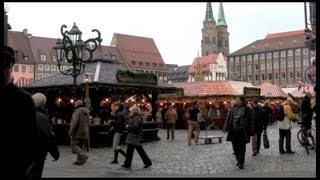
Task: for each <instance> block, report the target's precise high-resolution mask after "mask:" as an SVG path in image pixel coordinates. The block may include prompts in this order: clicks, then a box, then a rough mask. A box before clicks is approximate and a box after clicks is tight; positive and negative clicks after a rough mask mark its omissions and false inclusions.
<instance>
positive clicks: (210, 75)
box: [188, 53, 227, 82]
mask: <svg viewBox="0 0 320 180" xmlns="http://www.w3.org/2000/svg"><path fill="white" fill-rule="evenodd" d="M188 75H189V78H188V82H195V81H219V80H226V79H227V57H226V56H223V55H222V53H219V54H209V55H207V56H203V57H197V58H195V60H194V61H193V63H192V65H191V66H190V67H189V69H188Z"/></svg>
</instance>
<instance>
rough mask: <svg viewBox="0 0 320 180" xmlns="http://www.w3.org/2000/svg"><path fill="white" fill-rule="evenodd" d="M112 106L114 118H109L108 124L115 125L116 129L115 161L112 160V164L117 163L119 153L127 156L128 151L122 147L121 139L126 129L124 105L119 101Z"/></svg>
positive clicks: (114, 141)
mask: <svg viewBox="0 0 320 180" xmlns="http://www.w3.org/2000/svg"><path fill="white" fill-rule="evenodd" d="M111 107H112V113H111V114H114V120H109V121H108V123H107V124H108V125H111V126H112V127H113V131H114V135H113V143H112V148H113V151H114V159H113V161H111V164H117V163H118V155H119V153H121V154H122V155H123V156H124V157H126V153H125V152H124V151H123V150H122V149H121V147H120V140H121V136H122V134H123V130H124V105H123V104H122V103H120V102H117V103H115V104H113V105H112V106H111Z"/></svg>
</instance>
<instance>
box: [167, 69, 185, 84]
mask: <svg viewBox="0 0 320 180" xmlns="http://www.w3.org/2000/svg"><path fill="white" fill-rule="evenodd" d="M167 67H168V65H167ZM189 67H190V65H185V66H177V65H172V66H169V67H168V84H173V83H181V82H188V78H189V75H188V69H189Z"/></svg>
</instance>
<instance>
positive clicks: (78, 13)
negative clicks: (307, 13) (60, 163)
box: [5, 2, 305, 65]
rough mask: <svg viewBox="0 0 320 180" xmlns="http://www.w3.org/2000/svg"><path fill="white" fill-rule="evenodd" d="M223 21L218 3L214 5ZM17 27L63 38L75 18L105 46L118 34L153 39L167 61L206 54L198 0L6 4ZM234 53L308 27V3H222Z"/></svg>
mask: <svg viewBox="0 0 320 180" xmlns="http://www.w3.org/2000/svg"><path fill="white" fill-rule="evenodd" d="M211 5H212V9H213V16H214V18H215V20H216V21H217V19H218V9H219V3H217V2H213V3H211ZM5 6H8V7H9V13H8V20H9V24H10V25H11V27H12V30H14V31H22V30H23V29H28V32H29V33H30V34H32V35H34V36H40V37H50V38H61V37H62V35H61V34H60V27H61V25H62V24H66V25H67V29H70V28H71V27H72V25H73V22H76V24H77V26H78V28H79V29H80V30H81V31H82V36H83V39H84V40H86V39H88V38H91V37H96V33H93V32H91V30H92V29H98V30H99V31H100V32H101V38H102V39H103V42H102V44H103V45H110V43H111V39H112V36H113V34H114V33H122V34H128V35H135V36H143V37H149V38H153V39H154V41H155V43H156V45H157V47H158V49H159V51H160V53H161V55H162V58H163V60H164V62H165V63H168V64H178V65H189V64H191V63H192V62H193V60H194V58H195V57H197V56H198V52H199V53H200V55H201V29H202V27H203V20H204V18H205V12H206V2H199V3H124V2H122V3H6V2H5ZM223 7H224V12H225V18H226V22H227V25H228V31H229V33H230V36H229V41H230V42H229V44H230V53H232V52H234V51H236V50H238V49H240V48H242V47H244V46H246V45H248V44H250V43H252V42H253V41H255V40H258V39H263V38H264V37H265V36H266V35H267V34H268V33H275V32H284V31H292V30H302V29H304V27H305V25H304V3H303V2H299V3H229V2H226V3H223Z"/></svg>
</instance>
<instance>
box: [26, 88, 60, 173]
mask: <svg viewBox="0 0 320 180" xmlns="http://www.w3.org/2000/svg"><path fill="white" fill-rule="evenodd" d="M32 99H33V101H34V103H35V105H36V118H37V123H38V127H39V130H40V143H41V144H40V154H39V156H40V160H39V162H38V163H37V168H38V171H37V172H38V173H39V174H38V178H41V177H42V172H43V166H44V163H45V160H46V157H47V154H48V152H49V153H50V155H51V156H52V157H53V159H54V161H56V160H58V159H59V157H60V153H59V149H58V146H57V143H56V139H55V135H54V132H53V130H52V126H51V124H50V120H49V115H48V113H47V112H46V110H45V105H46V101H47V98H46V96H45V95H44V94H42V93H36V94H34V95H32Z"/></svg>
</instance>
